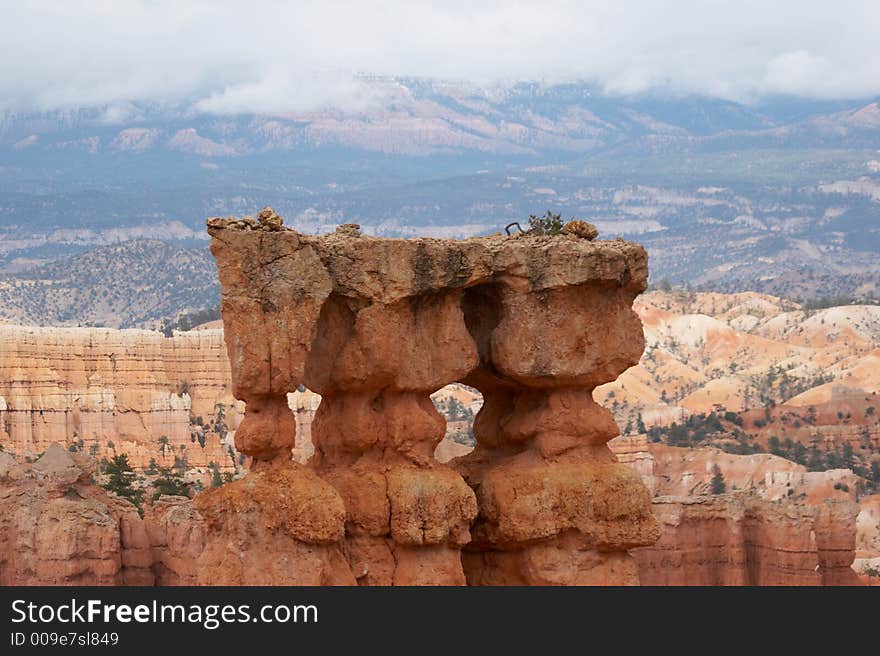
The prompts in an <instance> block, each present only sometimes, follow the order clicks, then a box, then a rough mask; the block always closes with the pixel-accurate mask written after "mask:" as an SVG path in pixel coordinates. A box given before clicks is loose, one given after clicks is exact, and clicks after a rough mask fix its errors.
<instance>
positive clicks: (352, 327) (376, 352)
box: [196, 208, 659, 585]
mask: <svg viewBox="0 0 880 656" xmlns="http://www.w3.org/2000/svg"><path fill="white" fill-rule="evenodd" d="M581 227H584V226H581ZM208 231H209V232H210V234H211V236H212V243H211V251H212V253H213V254H214V256H215V258H216V259H217V266H218V270H219V274H220V283H221V288H222V313H223V321H224V326H225V339H226V343H227V348H228V351H229V358H230V362H231V367H232V378H233V393H234V395H235V396H236V398H238V399H240V400H243V401H245V402H246V405H247V410H246V413H245V416H244V418H243V420H242V422H241V425H240V426H239V428H238V430H237V431H236V433H235V443H236V448H237V449H238V450H239V451H240V452H242V453H245V454H247V455H249V456H252V457H253V465H252V468H251V472H250V473H249V474H248V475H247V476H245V477H244V478H243V479H241V480H239V481H236V482H233V483H230V484H227V485H225V486H223V487H221V488H217V489H212V490H209V491H206V492H205V493H203V494H201V495H199V496H198V497H197V498H196V506H197V508H198V510H199V511H200V512H201V514H202V515H203V516H204V517H205V518H206V522H207V532H208V533H207V544H206V548H205V552H204V553H203V554H202V556H201V558H200V561H199V569H200V572H201V571H213V572H214V573H216V575H217V576H219V577H221V579H222V580H220V581H217V580H216V577H214V578H215V581H214V582H219V583H242V584H248V583H250V584H254V583H256V584H259V583H275V584H313V585H314V584H333V583H354V582H355V581H357V582H359V583H361V584H463V583H465V582H467V583H469V584H473V585H481V584H488V585H491V584H551V583H555V584H560V583H562V584H602V583H606V584H607V583H612V584H623V583H637V582H638V575H637V572H636V566H635V561H634V560H633V559H632V557H631V556H630V555H629V553H628V550H629V549H631V548H633V547H637V546H642V545H648V544H652V543H653V542H654V541H655V540H656V539H657V537H658V535H659V529H658V525H657V522H656V520H655V519H654V518H653V516H652V514H651V499H650V496H649V493H648V491H647V489H646V488H645V486H644V485H643V483H642V481H641V480H640V477H639V476H638V474H637V473H636V472H635V471H633V470H632V469H630V468H628V467H626V466H624V465H621V464H618V463H617V461H616V459H615V457H614V456H613V455H612V453H611V451H610V450H609V449H608V447H607V446H606V442H607V441H608V440H610V439H611V438H613V437H614V436H615V435H617V434H618V432H619V431H618V429H617V426H616V424H615V422H614V419H613V417H612V416H611V414H610V412H609V411H608V410H606V409H604V408H602V407H601V406H599V405H598V404H596V403H595V402H594V401H593V399H592V395H591V392H592V390H593V389H594V388H595V387H596V386H597V385H600V384H602V383H605V382H608V381H611V380H614V379H615V378H616V377H617V376H618V375H619V374H620V373H621V372H622V371H624V370H625V369H626V368H628V367H630V366H632V365H634V364H636V363H637V362H638V360H639V357H640V355H641V353H642V350H643V347H644V336H643V333H642V329H641V323H640V321H639V319H638V316H637V315H636V314H635V313H634V312H633V310H632V303H633V300H634V298H635V297H636V296H637V295H638V294H639V293H641V292H642V291H643V290H644V289H645V286H646V281H647V273H648V269H647V255H646V253H645V251H644V249H643V248H642V247H641V246H638V245H636V244H633V243H629V242H625V241H622V240H616V241H594V240H593V237H594V233H591V232H590V231H588V230H586V231H580V234H578V232H579V231H577V230H570V231H567V232H565V233H563V234H561V235H554V236H536V235H525V234H517V235H515V236H511V237H504V236H500V235H497V236H492V237H486V238H474V239H468V240H464V241H448V240H438V239H409V240H397V239H378V238H371V237H367V236H361V235H360V234H359V232H358V230H357V228H356V227H355V226H341V227H340V228H339V229H337V231H336V232H335V233H332V234H329V235H324V236H306V235H302V234H299V233H297V232H295V231H293V230H289V229H285V228H284V227H283V226H282V223H281V219H280V217H278V215H276V214H275V213H274V212H272V211H271V210H270V209H268V208H266V209H265V210H264V211H263V212H261V213H260V215H259V216H258V217H257V220H256V221H254V220H252V219H246V220H236V219H211V220H209V221H208ZM454 381H461V382H464V383H466V384H468V385H471V386H473V387H476V388H477V389H479V390H480V391H481V392H482V393H483V396H484V399H485V403H484V406H483V408H482V409H481V411H480V413H479V415H478V416H477V418H476V422H475V425H474V433H475V435H476V438H477V448H476V449H475V450H474V451H473V452H472V453H470V454H468V455H467V456H464V457H461V458H458V459H455V460H453V461H452V462H450V463H448V464H445V465H444V464H441V463H439V462H438V461H437V460H435V458H434V456H433V453H434V449H435V447H436V446H437V444H438V443H439V442H440V440H441V439H442V438H443V436H444V424H445V422H444V420H443V417H442V416H441V415H440V414H439V413H438V412H437V411H436V410H435V408H434V405H433V403H432V402H431V399H430V394H431V393H432V392H433V391H435V390H437V389H439V388H441V387H443V386H444V385H446V384H448V383H451V382H454ZM301 385H304V386H306V387H308V388H309V389H311V390H314V391H315V392H318V393H319V394H321V396H322V401H321V404H320V406H319V408H318V411H317V414H316V416H315V419H314V423H313V426H312V439H313V441H314V444H315V454H314V456H313V457H312V458H311V459H310V460H309V461H308V463H307V464H305V465H302V464H299V463H296V462H293V461H291V459H290V448H291V447H292V446H293V444H294V435H295V427H294V424H293V417H292V415H291V413H290V412H289V410H288V406H287V400H286V395H287V394H288V392H291V391H293V390H296V389H297V388H298V387H299V386H301ZM265 526H268V527H270V529H272V530H270V531H266V530H264V529H263V530H260V529H259V528H258V527H265Z"/></svg>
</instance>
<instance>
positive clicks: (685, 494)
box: [610, 435, 877, 585]
mask: <svg viewBox="0 0 880 656" xmlns="http://www.w3.org/2000/svg"><path fill="white" fill-rule="evenodd" d="M610 446H611V449H612V451H614V452H615V454H616V455H617V457H618V458H619V460H620V462H622V463H625V464H627V465H628V466H630V467H632V468H633V469H634V470H635V471H637V472H638V473H639V475H640V476H641V477H642V480H643V481H644V482H645V485H646V487H648V489H649V490H650V491H651V494H652V495H653V497H654V498H653V513H654V516H655V517H657V519H658V520H659V522H660V529H661V532H660V539H659V540H658V541H657V543H656V544H654V545H652V546H648V547H644V548H640V549H636V550H634V551H633V554H634V555H635V558H636V561H637V562H638V566H639V576H640V578H641V582H642V585H858V584H859V580H858V578H857V576H856V572H857V571H858V568H857V567H856V568H855V570H854V568H853V564H854V558H855V556H856V537H857V529H858V536H859V540H860V542H859V545H860V546H861V547H862V548H863V550H864V552H865V553H867V549H870V548H871V536H873V535H876V531H877V527H876V525H873V526H872V525H871V518H870V514H869V513H867V514H866V509H868V508H870V507H871V505H870V504H871V502H870V500H871V499H872V497H865V498H863V499H861V500H860V501H861V504H862V506H861V508H860V505H859V500H858V499H857V494H856V490H857V485H856V482H857V481H858V480H859V479H858V477H857V476H855V475H854V474H853V472H852V471H850V470H849V469H836V470H829V471H823V472H810V471H807V469H806V468H805V467H803V466H802V465H798V464H797V463H794V462H791V461H789V460H785V459H784V458H780V457H778V456H774V455H771V454H767V453H758V454H752V455H735V454H730V453H725V452H724V451H721V450H719V449H715V448H680V447H671V446H666V445H664V444H659V443H652V442H650V441H649V440H648V439H647V437H646V436H644V435H634V436H626V437H619V438H616V439H615V440H612V442H611V443H610ZM716 475H718V476H720V477H721V478H720V480H721V483H722V485H723V487H724V488H725V493H723V494H712V483H713V478H714V477H715V476H716ZM860 511H861V512H860ZM857 517H858V518H859V522H858V524H857V521H856V518H857Z"/></svg>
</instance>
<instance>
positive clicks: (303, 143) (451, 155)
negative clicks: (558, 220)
mask: <svg viewBox="0 0 880 656" xmlns="http://www.w3.org/2000/svg"><path fill="white" fill-rule="evenodd" d="M361 82H362V84H363V85H364V88H365V89H369V94H370V97H371V98H373V99H374V100H375V104H374V105H371V106H370V107H363V108H360V109H359V110H358V111H355V112H347V111H344V110H342V109H338V108H337V109H333V108H325V109H324V110H321V111H310V112H306V113H299V112H283V111H280V112H276V113H273V114H271V115H254V114H245V115H229V116H217V115H214V114H204V113H199V112H198V111H193V108H181V107H171V106H165V107H156V106H149V105H138V104H133V105H131V106H127V107H126V109H125V111H124V112H122V113H120V112H118V111H117V112H114V111H111V110H110V108H107V107H83V108H70V109H67V110H63V111H55V112H46V113H39V112H35V113H26V112H24V113H22V112H12V111H3V112H0V172H2V176H0V273H2V274H3V275H4V276H5V277H6V280H5V281H4V282H5V283H6V285H11V286H12V289H13V291H14V290H15V288H16V285H18V286H19V287H20V288H22V289H23V288H25V287H33V288H34V292H35V294H34V298H33V299H30V300H29V299H28V297H27V295H22V294H21V293H18V294H12V293H11V292H9V291H8V290H7V294H6V296H5V298H6V301H5V303H6V304H8V305H10V314H7V315H6V316H5V318H6V319H8V320H15V321H19V322H21V321H25V320H27V321H28V322H39V323H43V324H46V325H51V324H53V323H54V322H55V321H57V320H59V319H60V320H63V321H72V322H80V323H85V322H96V321H104V322H107V321H116V318H115V315H112V314H111V313H110V311H103V310H102V308H101V307H100V301H99V302H98V305H99V307H97V308H93V307H91V304H92V300H91V299H90V298H89V296H88V294H89V292H88V290H86V289H85V288H81V289H80V288H77V293H78V294H79V296H78V298H77V302H76V303H74V304H71V306H70V307H67V308H64V307H62V306H63V305H64V303H65V299H64V297H63V296H62V297H61V298H58V297H57V295H56V296H53V295H52V293H51V289H46V285H36V284H35V283H34V282H33V279H34V276H36V277H37V279H39V280H44V281H46V284H48V282H49V281H51V280H55V275H52V276H49V275H48V274H49V273H52V272H51V271H48V272H40V271H32V270H33V269H34V268H35V267H39V266H40V265H42V264H47V263H49V262H53V261H58V260H60V259H63V258H65V257H69V256H73V255H80V254H82V253H83V251H85V250H87V249H90V248H95V247H104V246H110V245H115V244H117V243H120V242H123V241H126V240H140V239H150V240H163V241H166V242H168V243H169V244H173V245H174V246H176V247H181V248H185V249H191V248H193V247H199V248H201V247H203V246H204V238H205V234H204V231H203V229H202V226H201V220H202V217H205V216H212V215H228V214H236V215H242V214H248V213H250V214H255V213H256V212H257V211H258V210H259V208H260V207H262V206H263V204H265V203H266V202H270V203H271V204H272V205H273V207H275V208H276V209H277V210H278V211H280V212H281V213H282V214H283V215H284V216H285V217H287V219H288V224H289V225H292V226H293V227H295V228H296V229H297V230H299V231H301V232H305V233H310V234H311V233H323V232H328V231H332V230H333V229H334V228H335V226H336V225H338V224H341V223H347V222H356V223H359V224H360V225H361V226H362V228H363V231H364V232H365V233H368V234H375V235H381V236H389V237H411V236H425V235H432V236H438V237H467V236H472V235H485V234H492V233H494V232H497V231H501V230H502V229H503V227H504V226H505V225H507V224H508V223H509V222H511V221H523V220H524V219H525V218H526V217H528V216H529V214H531V213H536V212H539V213H540V212H543V211H545V210H546V209H552V210H553V211H555V212H559V213H561V214H562V215H563V216H564V217H565V218H566V219H568V218H583V219H586V220H589V221H591V222H593V223H594V224H596V225H597V227H598V228H599V230H600V232H601V233H602V234H603V235H604V236H608V237H614V236H616V235H621V236H624V237H626V238H636V239H638V241H639V242H640V243H642V244H643V245H644V246H645V247H646V249H647V250H648V253H649V256H650V259H651V275H652V282H654V283H659V282H660V281H661V280H663V279H664V278H668V279H669V280H670V281H672V283H673V284H676V285H679V286H684V285H686V284H690V285H692V286H694V287H698V288H701V289H707V290H714V291H724V292H737V291H743V290H753V291H754V290H757V291H761V292H765V293H771V294H774V295H777V296H780V297H785V298H810V299H816V298H821V297H842V296H847V297H851V298H856V299H875V300H876V299H877V298H880V292H878V289H880V288H878V283H880V259H878V255H877V254H878V252H880V232H878V227H877V226H878V221H877V219H878V209H880V200H878V198H880V195H878V188H880V157H878V154H877V148H878V146H880V109H878V103H877V99H876V98H865V99H861V100H853V101H848V102H823V101H809V100H804V99H796V98H787V99H776V100H774V101H771V102H765V103H759V104H758V105H743V104H737V103H733V102H727V101H720V100H717V99H712V98H706V97H695V96H685V97H682V96H672V97H664V96H658V95H651V94H648V95H639V96H635V97H633V96H614V97H609V96H607V95H605V94H603V93H602V91H601V89H596V88H591V87H590V86H589V85H586V84H567V85H546V84H520V85H516V86H514V87H511V88H507V89H483V88H479V87H474V86H470V85H463V84H460V83H450V82H446V81H440V80H415V79H399V78H398V79H395V78H388V79H379V78H370V79H365V80H362V81H361ZM108 116H113V119H112V120H110V121H109V122H108ZM202 255H203V256H204V253H202ZM175 259H176V258H175ZM145 260H146V261H147V262H148V261H149V257H147V256H145ZM184 260H185V258H181V262H180V263H179V265H178V267H177V270H178V275H179V276H181V277H182V278H183V279H184V285H182V284H181V283H180V282H178V283H176V285H175V286H174V287H171V288H169V289H167V290H165V291H166V292H167V294H166V295H164V296H163V295H162V294H160V293H159V292H160V291H161V289H158V290H153V291H154V292H155V293H156V296H157V298H155V299H150V302H149V303H148V308H147V309H148V312H146V313H145V316H142V315H140V314H139V313H137V312H135V311H133V310H132V309H131V308H128V307H115V308H113V309H114V310H122V311H124V313H123V314H122V315H120V316H121V317H122V323H121V324H120V325H121V326H123V327H131V326H135V325H137V326H139V327H143V326H142V325H141V324H140V323H139V322H143V321H148V320H152V319H155V318H157V317H155V316H154V310H156V311H158V310H161V311H162V312H164V313H165V314H163V315H162V316H159V317H158V319H160V320H161V319H162V318H169V319H174V318H175V316H176V313H178V312H180V311H182V310H185V309H187V308H189V309H200V308H203V307H214V305H215V304H216V296H217V293H216V287H213V288H212V289H210V290H207V291H210V292H211V294H212V296H211V298H210V299H208V298H207V295H206V297H205V298H202V299H201V300H200V301H199V302H198V303H196V304H193V299H192V298H190V297H189V296H190V294H189V292H190V291H192V292H194V291H195V290H192V289H188V290H187V294H186V298H179V297H176V296H175V294H174V292H175V290H176V289H183V288H184V287H185V279H186V278H187V277H188V269H187V267H186V266H185V265H186V262H185V261H184ZM169 261H171V258H169ZM172 264H173V262H172ZM156 273H157V274H159V275H160V276H161V277H167V276H170V275H171V274H170V272H169V271H162V270H157V271H156ZM62 277H63V276H62ZM200 280H202V282H207V279H206V278H205V279H201V278H200ZM212 282H213V281H212ZM6 285H3V286H4V287H5V286H6ZM22 286H23V287H22ZM68 286H69V285H68ZM112 291H113V290H112V289H111V290H110V291H109V292H108V293H110V294H112ZM10 294H11V295H10ZM44 295H49V296H50V298H49V299H48V300H43V296H44ZM75 295H76V294H74V296H75ZM99 298H100V297H99ZM44 306H45V307H44ZM56 306H58V307H56ZM78 306H82V308H79V307H78ZM80 309H82V310H83V312H82V313H81V314H79V313H78V311H79V310H80ZM0 310H3V308H2V307H0ZM13 311H14V315H13V314H11V312H13ZM130 315H131V316H130ZM0 316H3V315H0ZM108 325H109V324H108Z"/></svg>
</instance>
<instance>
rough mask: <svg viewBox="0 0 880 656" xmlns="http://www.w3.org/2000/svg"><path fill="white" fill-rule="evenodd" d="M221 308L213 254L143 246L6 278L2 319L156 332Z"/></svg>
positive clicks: (98, 251) (119, 247)
mask: <svg viewBox="0 0 880 656" xmlns="http://www.w3.org/2000/svg"><path fill="white" fill-rule="evenodd" d="M219 301H220V289H219V284H218V282H217V270H216V266H215V264H214V260H213V258H212V257H211V254H210V253H209V252H208V249H207V248H202V249H185V248H179V247H177V246H173V245H171V244H167V243H165V242H161V241H156V240H149V239H141V240H132V241H127V242H123V243H121V244H115V245H112V246H101V247H98V248H95V249H92V250H90V251H86V252H85V253H82V254H80V255H75V256H73V257H69V258H64V259H61V260H59V261H57V262H52V263H49V264H44V265H42V266H38V267H36V268H33V269H30V270H28V271H26V272H22V273H19V274H17V275H16V276H6V277H2V278H0V320H3V321H6V322H9V323H21V324H32V325H43V326H71V325H72V326H76V325H88V326H106V327H111V328H130V327H154V326H156V325H157V324H158V323H159V322H160V321H161V320H162V319H164V318H174V317H177V316H178V315H179V314H180V313H181V312H183V311H186V310H198V309H202V308H206V307H214V306H216V305H217V304H218V303H219Z"/></svg>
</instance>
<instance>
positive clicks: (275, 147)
mask: <svg viewBox="0 0 880 656" xmlns="http://www.w3.org/2000/svg"><path fill="white" fill-rule="evenodd" d="M369 84H370V88H371V90H372V91H373V92H374V95H375V97H376V98H377V102H376V103H375V104H373V105H371V106H368V107H367V108H366V109H362V108H357V109H351V110H346V109H345V108H327V109H325V110H322V111H312V112H288V113H285V112H279V113H274V114H239V115H228V116H224V115H212V114H195V113H193V112H192V111H191V110H189V109H187V108H185V107H165V106H153V105H148V104H131V105H129V106H127V107H126V108H125V111H124V112H122V113H121V114H120V113H119V112H114V111H112V109H113V108H106V107H104V108H79V109H69V110H58V111H53V112H45V113H28V112H18V113H15V112H6V113H5V114H0V153H2V152H3V151H7V152H8V151H15V152H17V153H19V154H25V153H28V154H37V153H53V152H57V151H68V152H79V153H84V154H85V153H87V154H91V155H99V156H100V155H118V154H120V153H129V154H144V153H148V152H161V151H167V152H179V153H186V154H190V155H194V156H199V157H206V158H228V157H240V156H246V155H253V154H259V153H265V152H271V151H280V152H289V151H300V150H319V149H325V148H328V147H339V148H350V149H354V150H363V151H373V152H378V153H386V154H396V155H420V156H426V155H441V154H447V155H450V154H452V155H462V154H466V153H490V154H500V155H531V156H541V155H543V156H546V155H549V154H552V153H556V152H559V153H565V152H568V153H590V152H595V151H597V150H600V149H602V148H607V147H609V146H614V145H618V144H620V143H622V142H628V141H633V140H636V139H640V138H644V137H658V136H662V137H664V138H666V139H672V140H684V141H687V142H690V143H692V142H693V141H694V140H696V141H697V142H700V141H707V143H710V144H711V141H712V138H715V139H717V138H719V137H724V138H730V137H731V136H737V135H740V136H742V137H743V138H749V139H751V140H752V141H761V142H765V143H771V142H773V141H774V140H775V139H777V138H778V137H779V136H780V134H781V133H784V134H785V135H787V136H788V137H789V138H797V139H798V141H799V142H800V143H801V144H802V145H807V144H812V145H816V144H828V143H836V144H838V145H840V144H844V143H847V144H854V143H855V140H860V141H861V145H862V146H867V145H880V118H878V117H880V110H878V108H877V102H876V100H873V101H872V100H871V99H865V100H855V101H850V102H822V101H810V100H803V99H776V100H771V101H767V102H765V103H763V104H758V105H755V106H748V105H743V104H739V103H735V102H731V101H726V100H719V99H713V98H708V97H703V96H684V97H663V96H656V95H647V94H642V95H638V96H620V97H608V96H603V95H602V94H601V93H599V92H598V91H597V90H596V89H595V88H594V87H592V86H590V85H588V84H563V85H543V84H537V83H521V84H517V85H515V86H513V87H511V88H509V89H505V90H491V89H489V90H487V89H481V88H479V87H474V86H471V85H464V84H454V83H449V82H442V81H436V80H414V79H405V78H375V79H372V80H371V81H370V83H369ZM865 140H867V142H866V141H865Z"/></svg>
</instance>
